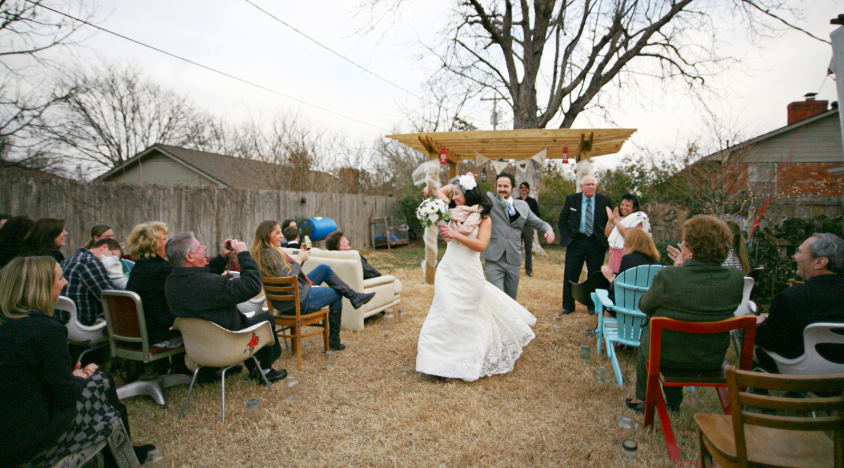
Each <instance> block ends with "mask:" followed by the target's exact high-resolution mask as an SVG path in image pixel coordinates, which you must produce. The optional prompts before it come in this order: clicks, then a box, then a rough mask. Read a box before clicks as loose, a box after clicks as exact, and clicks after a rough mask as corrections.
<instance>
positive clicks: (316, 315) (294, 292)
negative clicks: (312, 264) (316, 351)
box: [262, 276, 329, 369]
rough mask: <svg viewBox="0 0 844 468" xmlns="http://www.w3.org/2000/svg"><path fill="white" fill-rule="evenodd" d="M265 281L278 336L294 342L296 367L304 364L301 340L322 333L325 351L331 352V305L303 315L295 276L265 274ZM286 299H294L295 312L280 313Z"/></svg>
mask: <svg viewBox="0 0 844 468" xmlns="http://www.w3.org/2000/svg"><path fill="white" fill-rule="evenodd" d="M262 281H263V283H264V292H265V293H266V297H267V303H268V305H269V309H270V312H271V313H272V314H273V315H274V316H275V320H276V322H275V323H276V335H278V337H279V338H282V339H287V338H289V339H290V340H291V341H292V343H293V354H295V355H296V368H297V369H301V367H302V339H304V338H308V337H311V336H318V335H320V334H322V341H323V352H328V333H329V325H328V307H324V308H322V309H320V310H317V311H315V312H310V313H307V314H303V313H302V310H301V308H300V307H299V285H298V284H297V278H296V277H295V276H270V277H267V276H265V277H263V278H262ZM285 302H293V306H294V308H295V311H296V313H295V315H284V314H281V313H279V312H278V311H279V310H281V309H282V307H281V305H282V304H283V303H285ZM304 327H319V328H321V330H316V331H311V332H305V330H304Z"/></svg>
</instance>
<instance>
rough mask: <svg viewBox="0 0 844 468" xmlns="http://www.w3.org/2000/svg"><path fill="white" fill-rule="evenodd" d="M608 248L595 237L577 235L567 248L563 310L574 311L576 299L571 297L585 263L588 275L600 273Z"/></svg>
mask: <svg viewBox="0 0 844 468" xmlns="http://www.w3.org/2000/svg"><path fill="white" fill-rule="evenodd" d="M606 253H607V247H606V246H604V245H602V244H601V243H600V242H599V241H598V239H596V238H595V237H594V236H589V237H586V236H585V235H584V234H577V235H576V236H575V238H574V239H573V240H572V241H571V243H570V244H569V245H568V246H567V247H566V260H565V271H564V273H563V309H566V310H568V311H571V312H573V311H574V298H573V297H572V295H571V285H572V283H577V282H578V281H579V280H580V272H581V271H582V270H583V262H586V269H587V271H588V274H590V275H591V274H592V273H593V272H596V271H600V270H601V265H602V264H603V263H604V255H606Z"/></svg>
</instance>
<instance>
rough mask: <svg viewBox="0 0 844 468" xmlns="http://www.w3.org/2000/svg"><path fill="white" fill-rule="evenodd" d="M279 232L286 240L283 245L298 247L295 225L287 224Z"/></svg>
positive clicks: (297, 234) (297, 231)
mask: <svg viewBox="0 0 844 468" xmlns="http://www.w3.org/2000/svg"><path fill="white" fill-rule="evenodd" d="M281 234H282V235H283V236H284V240H285V241H287V244H286V245H285V247H287V248H288V249H298V248H299V228H297V227H296V226H287V227H286V228H284V230H283V231H282V232H281Z"/></svg>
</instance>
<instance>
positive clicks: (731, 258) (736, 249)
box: [721, 221, 750, 276]
mask: <svg viewBox="0 0 844 468" xmlns="http://www.w3.org/2000/svg"><path fill="white" fill-rule="evenodd" d="M727 227H728V228H730V232H732V233H733V243H732V246H731V247H730V251H729V252H727V258H726V259H725V260H724V263H722V264H721V266H725V267H728V268H735V269H736V270H739V271H741V273H742V274H743V275H744V276H747V274H748V273H749V272H750V258H749V257H748V256H747V246H746V245H744V237H743V236H742V235H741V228H740V227H739V225H738V223H736V222H735V221H727Z"/></svg>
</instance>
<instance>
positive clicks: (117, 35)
mask: <svg viewBox="0 0 844 468" xmlns="http://www.w3.org/2000/svg"><path fill="white" fill-rule="evenodd" d="M25 1H26V2H28V3H31V4H33V5H35V6H38V7H41V8H44V9H46V10H49V11H52V12H53V13H56V14H59V15H62V16H64V17H66V18H70V19H72V20H74V21H78V22H80V23H82V24H85V25H88V26H91V27H92V28H94V29H98V30H100V31H102V32H105V33H107V34H111V35H112V36H116V37H119V38H121V39H124V40H127V41H129V42H132V43H135V44H137V45H139V46H142V47H146V48H147V49H152V50H154V51H156V52H158V53H161V54H164V55H167V56H169V57H172V58H175V59H177V60H181V61H183V62H186V63H189V64H191V65H194V66H197V67H200V68H203V69H205V70H208V71H210V72H212V73H216V74H218V75H222V76H225V77H226V78H230V79H232V80H236V81H239V82H241V83H244V84H247V85H249V86H253V87H255V88H258V89H261V90H263V91H267V92H269V93H272V94H276V95H278V96H281V97H283V98H285V99H289V100H291V101H295V102H298V103H300V104H303V105H306V106H309V107H313V108H314V109H319V110H321V111H323V112H328V113H329V114H333V115H336V116H338V117H342V118H344V119H347V120H351V121H353V122H357V123H359V124H363V125H367V126H370V127H373V128H377V129H379V130H383V131H389V130H388V129H386V128H384V127H382V126H380V125H376V124H373V123H370V122H366V121H364V120H360V119H357V118H355V117H352V116H349V115H346V114H343V113H340V112H337V111H333V110H331V109H328V108H326V107H322V106H320V105H318V104H312V103H310V102H308V101H305V100H303V99H299V98H297V97H294V96H291V95H289V94H285V93H282V92H281V91H276V90H274V89H272V88H268V87H266V86H264V85H261V84H258V83H255V82H253V81H249V80H247V79H246V78H241V77H239V76H236V75H232V74H231V73H227V72H224V71H222V70H218V69H216V68H213V67H210V66H208V65H203V64H201V63H199V62H197V61H194V60H191V59H189V58H185V57H182V56H180V55H176V54H174V53H172V52H168V51H166V50H164V49H160V48H158V47H155V46H153V45H150V44H147V43H145V42H141V41H139V40H137V39H133V38H131V37H129V36H126V35H123V34H120V33H118V32H114V31H112V30H110V29H106V28H104V27H102V26H98V25H96V24H94V23H91V22H89V21H86V20H84V19H81V18H77V17H75V16H73V15H70V14H68V13H64V12H62V11H59V10H56V9H54V8H51V7H48V6H46V5H44V4H41V3H37V2H35V1H34V0H25Z"/></svg>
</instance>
